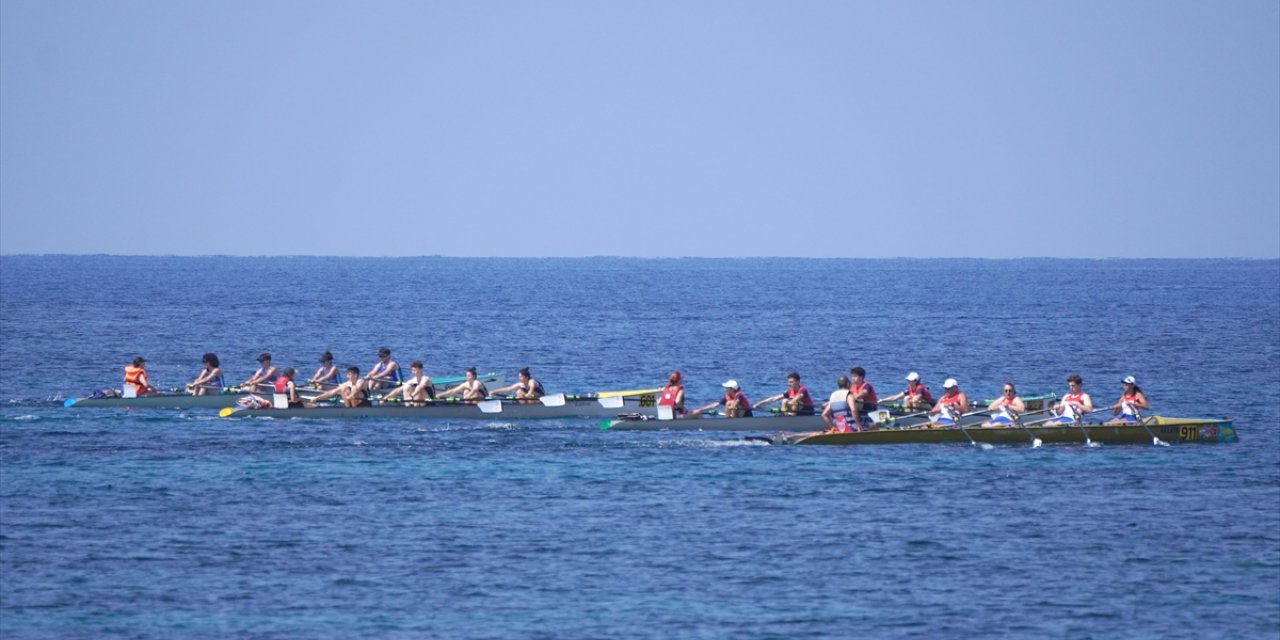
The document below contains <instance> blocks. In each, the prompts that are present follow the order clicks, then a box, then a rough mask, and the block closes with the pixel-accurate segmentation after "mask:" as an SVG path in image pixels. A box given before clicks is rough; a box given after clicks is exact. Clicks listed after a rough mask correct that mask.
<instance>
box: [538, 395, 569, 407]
mask: <svg viewBox="0 0 1280 640" xmlns="http://www.w3.org/2000/svg"><path fill="white" fill-rule="evenodd" d="M538 402H541V403H542V406H544V407H563V406H564V394H563V393H553V394H551V395H549V396H542V397H541V398H538Z"/></svg>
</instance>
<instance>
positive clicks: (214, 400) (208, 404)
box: [64, 393, 249, 409]
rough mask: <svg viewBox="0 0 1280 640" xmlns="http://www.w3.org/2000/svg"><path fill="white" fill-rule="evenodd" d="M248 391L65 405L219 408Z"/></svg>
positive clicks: (86, 400) (93, 400) (80, 400)
mask: <svg viewBox="0 0 1280 640" xmlns="http://www.w3.org/2000/svg"><path fill="white" fill-rule="evenodd" d="M248 395H249V394H247V393H219V394H214V395H208V396H188V395H177V394H173V395H170V394H164V395H158V396H142V397H140V398H76V399H75V401H74V402H71V403H70V404H65V405H64V406H68V407H75V408H76V409H80V408H82V407H83V408H111V407H114V408H116V409H219V408H222V407H227V406H231V405H234V404H235V403H236V401H237V400H239V399H241V398H244V397H246V396H248Z"/></svg>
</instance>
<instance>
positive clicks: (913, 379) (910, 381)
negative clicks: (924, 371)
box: [907, 371, 920, 389]
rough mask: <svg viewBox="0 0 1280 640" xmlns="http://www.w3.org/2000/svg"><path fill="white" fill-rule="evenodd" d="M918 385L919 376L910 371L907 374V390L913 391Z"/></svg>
mask: <svg viewBox="0 0 1280 640" xmlns="http://www.w3.org/2000/svg"><path fill="white" fill-rule="evenodd" d="M919 384H920V374H918V373H916V372H914V371H912V372H911V373H908V374H907V388H909V389H914V388H916V387H917V386H918V385H919Z"/></svg>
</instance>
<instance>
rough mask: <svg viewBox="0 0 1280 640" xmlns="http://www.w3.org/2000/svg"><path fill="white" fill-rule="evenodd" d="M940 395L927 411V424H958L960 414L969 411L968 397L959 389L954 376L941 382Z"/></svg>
mask: <svg viewBox="0 0 1280 640" xmlns="http://www.w3.org/2000/svg"><path fill="white" fill-rule="evenodd" d="M942 389H943V392H942V397H941V398H938V402H937V403H935V404H934V405H933V410H932V411H930V412H929V426H931V427H955V426H958V425H959V424H960V416H963V415H964V414H966V413H968V412H969V398H968V396H966V395H965V394H964V392H963V391H961V390H960V384H959V383H957V382H956V379H955V378H947V381H946V382H943V383H942Z"/></svg>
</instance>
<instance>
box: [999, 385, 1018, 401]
mask: <svg viewBox="0 0 1280 640" xmlns="http://www.w3.org/2000/svg"><path fill="white" fill-rule="evenodd" d="M1000 392H1001V393H1003V394H1004V395H1006V396H1008V397H1010V398H1012V397H1014V396H1016V395H1018V389H1017V387H1015V386H1013V383H1012V382H1006V383H1004V388H1003V389H1001V390H1000Z"/></svg>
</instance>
